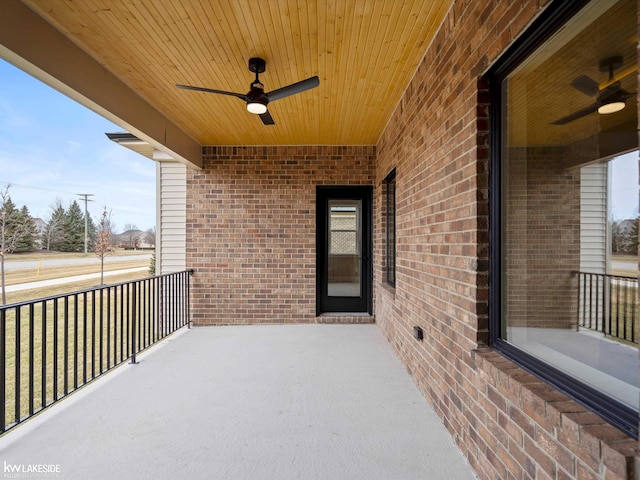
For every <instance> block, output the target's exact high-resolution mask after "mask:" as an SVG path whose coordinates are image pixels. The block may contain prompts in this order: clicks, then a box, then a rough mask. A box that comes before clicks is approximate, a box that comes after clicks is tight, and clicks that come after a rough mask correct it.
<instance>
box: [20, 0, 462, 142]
mask: <svg viewBox="0 0 640 480" xmlns="http://www.w3.org/2000/svg"><path fill="white" fill-rule="evenodd" d="M23 2H24V3H25V4H26V5H28V6H29V7H30V8H31V9H32V10H34V11H35V12H36V13H37V14H39V15H40V16H41V17H43V18H44V19H45V20H46V21H48V22H49V23H50V24H52V25H53V26H54V27H55V28H57V29H58V30H60V31H61V32H63V33H64V34H65V35H66V36H67V37H68V38H69V39H70V40H72V41H73V42H74V43H75V44H76V45H78V46H79V47H80V48H82V49H83V50H85V51H86V52H87V53H89V54H90V55H91V56H93V57H94V58H95V59H96V60H97V61H98V62H100V63H101V64H102V65H104V66H105V67H106V68H107V69H108V70H110V71H111V72H112V73H113V74H114V75H116V76H117V77H118V78H120V79H121V80H122V81H123V82H125V83H126V84H127V85H129V86H130V87H131V88H133V89H134V90H135V91H137V92H138V93H139V94H140V95H141V96H142V97H143V98H145V99H146V100H147V101H148V102H150V103H151V104H152V105H154V106H155V107H156V108H157V109H158V110H160V111H161V112H163V113H164V114H165V115H166V116H167V117H168V118H169V119H171V120H172V121H174V122H175V123H176V124H177V125H179V126H180V127H181V128H182V129H184V130H185V131H186V132H187V133H188V134H189V135H191V136H192V137H193V138H194V139H195V140H197V141H198V142H199V143H200V144H202V145H291V144H308V145H372V144H375V143H376V141H377V140H378V138H379V136H380V134H381V132H382V130H383V128H384V127H385V125H386V123H387V121H388V119H389V117H390V115H391V113H392V112H393V110H394V109H395V107H396V105H397V103H398V101H399V100H400V98H401V96H402V94H403V92H404V90H405V88H406V86H407V84H408V82H409V81H410V79H411V78H412V76H413V75H414V72H415V70H416V68H417V66H418V64H419V62H420V61H421V59H422V57H423V56H424V53H425V51H426V49H427V47H428V46H429V43H430V42H431V40H432V38H433V36H434V35H435V33H436V32H437V30H438V28H439V26H440V24H441V22H442V19H443V18H444V15H445V14H446V13H447V11H448V10H449V8H450V6H451V3H452V1H451V0H429V1H425V0H402V1H400V0H269V1H266V0H215V1H208V0H180V1H176V0H136V1H120V0H119V1H113V0H23ZM250 57H262V58H264V59H265V60H266V62H267V65H266V72H265V73H263V74H261V75H260V80H261V82H262V83H263V84H264V86H265V91H267V92H269V91H271V90H275V89H277V88H280V87H282V86H285V85H289V84H291V83H294V82H297V81H300V80H303V79H305V78H308V77H311V76H314V75H318V76H319V78H320V86H319V87H317V88H315V89H313V90H309V91H307V92H303V93H300V94H297V95H294V96H291V97H287V98H285V99H282V100H278V101H277V102H273V103H271V104H270V105H269V112H270V113H271V115H272V116H273V118H274V120H275V123H276V124H275V125H273V126H265V125H263V124H262V122H261V121H260V119H259V118H258V117H256V116H255V115H253V114H250V113H248V112H247V111H246V108H245V105H244V102H243V101H242V100H240V99H238V98H234V97H231V96H223V95H214V94H210V93H203V92H195V91H188V90H181V89H177V88H176V87H175V84H177V83H182V84H188V85H198V86H203V87H207V88H213V89H218V90H226V91H233V92H238V93H246V92H248V91H249V86H250V83H251V82H252V81H253V80H254V74H253V73H251V72H249V70H248V68H247V61H248V59H249V58H250Z"/></svg>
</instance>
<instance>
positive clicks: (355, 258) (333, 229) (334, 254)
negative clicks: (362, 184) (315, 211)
mask: <svg viewBox="0 0 640 480" xmlns="http://www.w3.org/2000/svg"><path fill="white" fill-rule="evenodd" d="M361 217H362V201H361V200H329V238H328V241H329V248H328V250H329V258H328V265H327V268H328V275H327V278H328V295H329V296H330V297H360V296H361V294H362V286H361V284H360V277H361V275H360V269H361V264H362V262H361V260H362V241H361V230H362V219H361Z"/></svg>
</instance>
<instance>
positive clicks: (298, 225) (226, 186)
mask: <svg viewBox="0 0 640 480" xmlns="http://www.w3.org/2000/svg"><path fill="white" fill-rule="evenodd" d="M203 154H204V159H203V160H204V164H203V169H202V170H201V171H194V170H189V173H188V177H187V192H188V193H187V255H186V256H187V268H194V269H195V275H194V276H193V278H192V285H193V288H192V298H193V305H192V316H193V320H194V322H195V323H196V324H201V325H209V324H239V323H243V324H246V323H288V322H317V321H321V322H329V321H330V322H339V321H349V322H353V321H358V322H363V321H370V320H371V319H369V318H367V317H342V318H341V317H335V316H331V317H326V318H325V317H321V318H316V268H315V265H316V245H315V244H316V236H315V235H316V228H315V224H316V206H315V202H316V186H317V185H372V184H373V178H374V177H373V176H374V160H375V147H322V146H311V147H309V146H300V147H293V146H285V147H218V146H216V147H205V148H204V152H203Z"/></svg>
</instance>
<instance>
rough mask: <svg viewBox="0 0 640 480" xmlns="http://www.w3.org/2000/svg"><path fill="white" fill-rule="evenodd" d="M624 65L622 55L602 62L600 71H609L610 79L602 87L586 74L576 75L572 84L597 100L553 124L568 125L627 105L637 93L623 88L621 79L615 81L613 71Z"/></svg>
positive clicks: (615, 110) (612, 111)
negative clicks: (627, 101) (588, 116)
mask: <svg viewBox="0 0 640 480" xmlns="http://www.w3.org/2000/svg"><path fill="white" fill-rule="evenodd" d="M621 66H622V57H620V56H616V57H609V58H605V59H604V60H602V61H601V62H600V71H601V72H609V81H608V82H607V84H608V85H607V84H605V85H607V86H606V87H604V88H603V89H600V84H599V83H598V82H596V81H595V80H593V79H592V78H590V77H587V76H586V75H580V76H578V77H576V78H575V79H574V80H573V81H572V82H571V86H572V87H573V88H575V89H577V90H580V91H581V92H582V93H584V94H585V95H588V96H590V97H593V98H595V102H594V103H592V104H591V105H589V106H588V107H585V108H582V109H580V110H578V111H576V112H573V113H572V114H570V115H567V116H566V117H562V118H560V119H558V120H556V121H555V122H552V123H551V124H552V125H566V124H567V123H570V122H573V121H574V120H578V119H579V118H582V117H586V116H587V115H590V114H592V113H594V112H598V113H600V114H607V113H614V112H619V111H620V110H622V109H623V108H624V107H625V101H626V100H627V99H628V98H631V97H633V96H634V95H635V94H636V93H635V92H633V93H631V92H627V91H626V90H623V89H622V86H621V85H620V80H616V81H613V79H614V76H613V72H614V71H615V70H617V69H618V68H620V67H621Z"/></svg>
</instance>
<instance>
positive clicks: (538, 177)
mask: <svg viewBox="0 0 640 480" xmlns="http://www.w3.org/2000/svg"><path fill="white" fill-rule="evenodd" d="M507 155H508V159H507V162H508V164H509V168H508V172H509V173H508V179H507V183H508V185H509V186H508V187H507V191H508V192H507V193H506V195H505V197H506V199H505V206H506V208H505V215H504V218H503V221H504V228H505V230H506V231H507V237H508V240H507V242H506V245H505V248H506V252H505V255H504V256H505V258H506V262H505V284H506V291H505V294H506V298H507V301H506V303H505V304H504V309H505V310H506V312H505V313H506V316H507V318H508V322H509V326H527V327H546V328H571V327H573V328H575V326H576V318H577V312H576V309H577V301H578V299H577V292H578V288H577V283H578V277H577V276H575V275H573V274H572V272H573V271H578V270H580V170H579V169H578V168H570V169H566V168H564V167H563V166H562V165H563V162H564V161H565V160H566V158H567V156H568V152H567V151H566V149H564V148H542V147H539V148H511V149H509V150H508V152H507Z"/></svg>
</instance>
